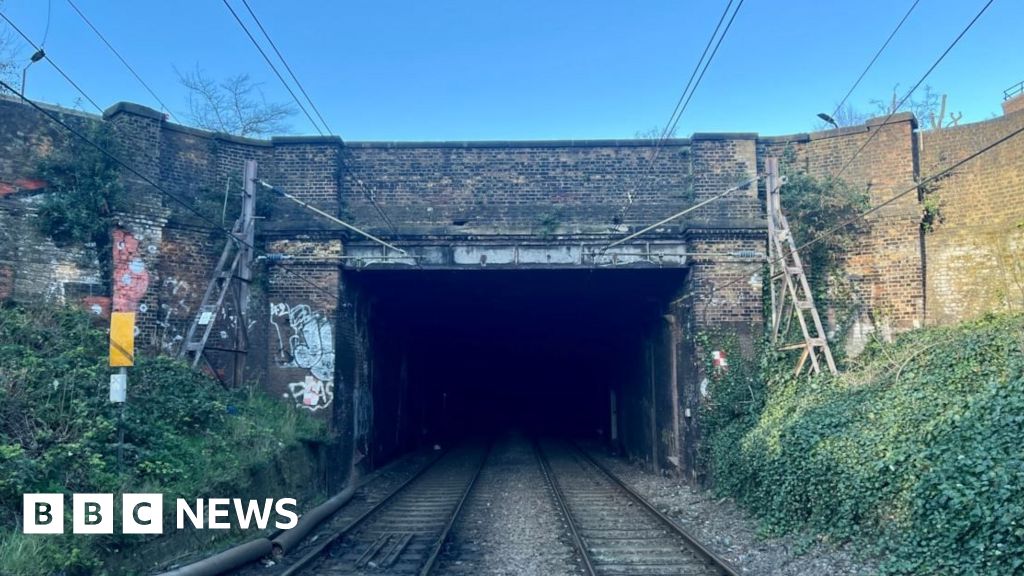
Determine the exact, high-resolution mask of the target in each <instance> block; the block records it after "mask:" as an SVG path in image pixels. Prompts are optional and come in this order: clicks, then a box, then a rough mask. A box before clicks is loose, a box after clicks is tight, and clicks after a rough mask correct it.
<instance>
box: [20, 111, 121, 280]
mask: <svg viewBox="0 0 1024 576" xmlns="http://www.w3.org/2000/svg"><path fill="white" fill-rule="evenodd" d="M89 138H90V140H92V141H93V142H95V143H97V144H98V145H99V146H101V147H102V148H104V149H106V150H116V149H117V140H116V139H115V138H114V136H113V134H112V133H111V131H110V129H109V128H107V127H106V126H103V125H100V126H97V127H95V128H92V129H91V132H90V134H89ZM38 174H39V177H40V178H41V179H42V180H43V181H45V182H46V183H47V186H46V191H47V192H48V194H46V196H45V197H44V199H43V201H42V203H41V205H40V207H39V218H38V220H37V222H38V226H39V230H40V231H41V232H42V233H43V234H45V235H46V236H48V237H50V238H51V239H52V240H53V241H54V242H55V243H56V244H57V245H59V246H65V245H70V244H87V243H92V244H94V245H95V246H96V252H97V257H98V259H99V262H100V266H101V272H103V277H104V278H110V277H111V275H112V274H113V261H112V260H113V255H112V250H111V248H112V247H111V242H112V238H111V230H112V228H113V225H114V223H115V220H114V219H115V211H117V210H118V209H120V208H122V203H123V188H122V186H121V181H120V167H119V166H118V165H117V163H116V162H114V160H112V159H111V158H110V157H109V156H107V155H105V154H103V153H102V152H100V151H99V150H97V149H96V148H95V147H93V146H91V145H89V144H87V143H85V142H82V141H81V140H79V139H77V138H76V139H69V140H67V141H66V142H63V143H61V144H60V145H59V146H57V145H55V146H53V147H52V151H51V152H50V153H49V154H48V155H46V156H44V157H42V158H41V159H40V160H39V165H38Z"/></svg>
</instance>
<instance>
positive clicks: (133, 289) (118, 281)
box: [113, 229, 149, 312]
mask: <svg viewBox="0 0 1024 576" xmlns="http://www.w3.org/2000/svg"><path fill="white" fill-rule="evenodd" d="M147 288H149V272H147V271H146V263H145V262H144V261H143V260H142V256H141V255H140V254H139V241H138V240H136V239H135V237H134V236H132V235H131V233H129V232H127V231H125V230H120V229H118V230H114V308H113V311H114V312H137V311H138V309H139V301H140V300H142V297H143V296H145V295H146V289H147Z"/></svg>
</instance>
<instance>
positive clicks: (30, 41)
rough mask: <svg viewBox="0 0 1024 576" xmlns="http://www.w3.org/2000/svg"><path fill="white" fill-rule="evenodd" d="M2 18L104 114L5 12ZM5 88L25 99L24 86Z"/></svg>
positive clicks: (1, 14)
mask: <svg viewBox="0 0 1024 576" xmlns="http://www.w3.org/2000/svg"><path fill="white" fill-rule="evenodd" d="M0 18H3V19H4V21H6V22H7V23H8V24H10V26H11V28H14V31H15V32H17V33H18V34H19V35H21V37H22V38H24V39H25V42H28V43H29V45H30V46H32V48H34V49H35V51H36V54H40V55H41V57H42V58H43V59H45V60H46V61H47V62H49V63H50V66H53V69H54V70H56V71H57V73H58V74H60V75H61V76H62V77H63V78H64V79H65V80H67V81H68V84H71V85H72V86H74V88H75V90H77V91H78V93H79V94H81V95H82V97H83V98H85V99H86V100H88V101H89V103H90V104H92V105H93V107H94V108H96V110H98V111H99V113H100V114H103V108H100V105H99V104H97V103H96V101H95V100H93V99H92V98H90V97H89V95H88V94H86V93H85V90H82V88H81V86H79V85H78V84H77V83H76V82H75V81H74V80H72V79H71V77H70V76H68V75H67V74H65V73H64V70H62V69H61V67H60V66H58V65H57V63H56V62H54V61H53V59H52V58H50V56H49V55H48V54H46V52H45V51H43V49H42V48H40V47H39V46H38V45H37V44H36V43H35V42H33V41H32V39H31V38H29V37H28V36H27V35H26V34H25V33H24V32H22V31H21V28H18V26H17V24H15V23H14V22H12V21H11V19H10V18H8V17H7V15H6V14H4V13H3V12H0ZM33 58H35V55H33ZM5 86H7V89H8V90H11V93H13V94H20V95H21V96H22V98H24V97H25V90H24V86H22V90H19V91H15V90H12V89H11V87H10V86H9V85H7V84H5ZM26 101H27V99H26Z"/></svg>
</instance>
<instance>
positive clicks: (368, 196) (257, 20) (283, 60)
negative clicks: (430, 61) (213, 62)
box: [69, 0, 397, 232]
mask: <svg viewBox="0 0 1024 576" xmlns="http://www.w3.org/2000/svg"><path fill="white" fill-rule="evenodd" d="M69 1H70V0H69ZM224 3H225V4H227V0H224ZM242 4H243V5H244V6H245V9H246V11H248V12H249V16H251V17H252V19H253V21H254V22H255V23H256V26H257V27H258V28H259V29H260V32H261V33H262V34H263V37H264V38H265V39H266V40H267V43H269V44H270V47H271V48H273V50H274V53H275V54H276V55H277V57H278V59H279V60H281V63H282V64H284V67H285V70H286V71H287V72H288V75H289V76H290V77H291V79H292V81H293V82H295V85H296V86H297V87H298V89H299V92H301V93H302V95H303V96H304V97H305V99H306V102H308V103H309V106H310V108H312V109H313V112H314V113H315V114H316V117H317V118H318V119H319V120H320V123H321V124H322V125H323V127H324V130H326V131H327V133H328V134H330V135H337V134H335V132H334V131H333V130H331V128H330V126H328V125H327V121H326V120H325V119H324V117H323V115H322V114H321V113H320V109H319V108H317V106H316V103H314V102H313V99H312V98H311V97H310V96H309V93H308V92H306V88H305V87H304V86H303V85H302V82H300V81H299V78H298V76H296V75H295V72H294V71H293V70H292V67H291V65H289V64H288V60H287V59H286V58H285V57H284V54H282V53H281V50H279V49H278V47H277V43H275V42H274V39H273V38H271V36H270V33H269V32H268V31H267V29H266V28H265V27H264V26H263V22H262V21H261V20H260V18H259V16H257V15H256V12H255V11H254V10H253V9H252V6H250V5H249V2H248V0H242ZM228 9H229V10H231V6H228ZM231 12H232V14H234V15H235V19H236V20H237V21H238V22H239V24H242V22H241V20H240V19H239V18H238V15H237V14H235V13H234V10H231ZM242 27H243V29H244V28H245V26H244V24H242ZM246 33H247V34H248V30H246ZM249 38H250V40H251V39H252V36H251V35H250V36H249ZM254 42H255V41H254ZM257 48H259V46H257ZM260 52H261V53H262V52H263V51H262V50H260ZM263 57H264V59H266V60H267V63H268V64H270V60H269V59H268V58H267V56H266V54H264V55H263ZM271 67H273V64H271ZM276 72H277V70H275V73H276ZM278 78H279V79H280V78H281V76H280V74H278ZM281 81H282V82H284V80H283V79H281ZM289 91H290V90H289ZM292 97H293V98H294V97H295V94H294V93H293V94H292ZM307 116H308V114H307ZM310 120H312V119H310ZM314 126H315V125H314ZM317 130H318V131H319V129H317ZM321 134H323V133H322V132H321ZM339 137H340V136H339ZM354 182H355V183H356V185H357V186H358V187H359V188H361V189H362V191H363V195H364V196H365V197H366V199H367V200H369V202H370V204H371V205H372V206H373V208H374V210H376V212H377V214H378V215H379V216H380V218H381V220H383V221H384V223H385V224H386V225H387V227H388V228H389V229H391V231H392V232H397V228H396V227H395V224H394V222H392V220H391V218H389V217H388V215H387V213H386V212H385V211H384V209H383V208H382V207H381V206H380V204H378V203H377V200H376V199H375V198H374V194H373V192H372V191H370V190H369V189H368V188H367V187H366V185H365V184H363V181H362V180H359V179H355V180H354Z"/></svg>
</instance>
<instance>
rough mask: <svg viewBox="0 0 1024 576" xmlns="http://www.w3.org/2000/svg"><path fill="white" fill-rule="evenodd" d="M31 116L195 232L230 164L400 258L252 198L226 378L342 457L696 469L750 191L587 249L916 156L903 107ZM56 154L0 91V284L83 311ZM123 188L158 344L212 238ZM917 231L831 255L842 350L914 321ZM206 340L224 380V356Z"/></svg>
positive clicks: (896, 208) (756, 292)
mask: <svg viewBox="0 0 1024 576" xmlns="http://www.w3.org/2000/svg"><path fill="white" fill-rule="evenodd" d="M53 111H54V113H56V114H58V115H60V117H61V118H63V119H64V120H65V121H66V122H68V123H69V124H71V125H73V126H76V127H79V128H82V129H86V128H88V127H90V126H93V125H97V124H101V123H105V124H106V125H108V126H111V127H113V128H114V133H115V134H116V139H117V141H118V143H119V145H120V146H119V148H120V153H121V154H122V155H123V156H124V157H125V159H126V160H127V161H128V162H129V163H130V164H131V165H132V166H133V167H135V169H136V170H138V171H139V172H140V173H141V174H143V175H144V176H145V177H146V178H148V179H150V180H152V181H154V182H156V183H158V184H159V185H160V187H161V188H162V189H163V190H164V191H165V192H167V193H170V194H172V195H174V196H176V197H178V198H180V199H183V200H185V201H186V202H188V203H189V204H190V205H192V206H195V207H197V208H199V209H200V211H201V212H203V213H204V214H205V215H207V217H208V218H210V219H212V220H214V221H215V223H218V224H219V223H220V222H221V214H222V213H225V212H226V213H227V214H228V218H227V224H230V222H231V220H232V219H233V217H234V214H232V211H234V210H237V207H236V205H235V203H234V202H235V200H236V199H237V196H238V191H239V189H240V185H241V175H242V169H243V164H244V162H245V161H246V160H250V159H251V160H255V161H256V162H257V163H258V177H259V179H261V180H265V181H266V182H268V183H270V184H272V185H273V186H274V187H275V188H277V189H279V190H281V191H284V192H287V193H289V194H292V195H294V196H296V197H298V198H300V199H302V200H303V201H305V202H308V203H310V204H312V205H314V206H316V207H318V208H320V209H322V210H324V211H326V212H328V213H330V214H332V215H336V216H337V217H338V218H341V219H343V220H345V221H346V222H349V223H351V224H353V225H355V226H358V227H359V228H361V229H364V230H366V231H367V232H369V233H371V234H374V235H377V236H380V237H382V238H384V239H386V240H387V241H388V242H390V243H393V244H394V245H396V246H397V247H399V248H401V249H402V250H403V251H405V254H401V253H399V252H396V251H394V250H389V249H387V248H384V247H382V246H381V245H380V244H377V243H375V242H372V241H370V240H367V239H366V238H364V237H362V236H360V235H357V234H352V233H350V232H348V231H346V230H345V229H343V228H341V227H340V226H338V225H336V224H334V223H332V222H330V221H328V220H326V219H322V218H319V217H317V216H315V215H313V214H311V213H310V212H308V211H306V210H304V209H303V208H301V207H299V206H297V205H295V204H293V203H291V202H289V201H287V200H284V199H282V198H280V197H277V196H275V195H273V194H271V193H269V192H267V191H266V190H264V189H259V188H258V189H257V201H256V203H257V213H258V214H259V216H260V217H261V220H260V221H259V227H258V235H257V244H258V247H259V249H260V258H259V265H258V266H257V270H258V272H257V276H256V279H255V281H254V283H253V298H252V304H251V309H250V310H249V311H248V313H249V314H248V315H249V321H250V327H249V332H250V335H251V342H250V349H249V354H248V358H249V360H248V363H247V369H248V373H249V375H250V376H251V377H253V378H258V379H259V382H260V383H261V385H262V386H263V387H264V388H265V389H266V390H267V392H268V393H270V394H273V395H275V396H278V397H282V399H283V400H284V401H288V402H293V403H295V404H296V405H297V406H299V407H300V409H301V410H304V411H308V414H309V415H310V416H311V417H324V418H327V419H329V421H330V422H331V423H332V426H333V428H334V429H335V430H336V431H337V432H338V433H339V438H340V439H341V442H340V445H339V448H338V449H339V454H341V455H343V458H342V462H341V466H339V468H340V469H344V468H345V467H346V466H345V465H344V460H345V459H347V458H348V454H353V453H354V454H355V455H356V458H357V459H359V460H360V461H361V462H362V463H363V465H365V466H368V467H372V466H376V465H379V464H382V463H383V462H385V461H387V460H388V459H390V458H392V457H393V456H394V455H396V454H398V453H400V452H402V451H404V450H407V449H409V448H411V447H413V446H415V445H419V444H422V443H432V442H436V441H438V440H439V439H444V438H447V437H451V436H452V435H455V434H464V433H468V432H475V431H485V430H486V429H488V428H490V427H494V426H499V425H500V426H513V427H520V428H524V429H545V430H548V429H559V430H563V431H573V432H585V433H587V434H591V435H600V436H602V437H605V438H609V437H614V438H615V440H616V441H617V442H618V443H619V445H620V446H622V447H623V448H624V449H625V450H626V451H628V452H629V453H631V454H632V455H634V456H637V457H640V458H644V459H646V460H648V461H649V462H650V463H651V464H652V465H657V466H661V467H667V468H675V469H678V470H680V471H682V472H684V473H685V474H687V475H689V476H691V477H694V478H696V477H699V474H700V470H699V467H698V464H697V457H696V454H697V446H698V443H699V438H700V424H699V408H700V406H701V403H702V402H704V401H706V399H705V393H706V391H707V387H706V386H703V385H702V384H705V383H706V380H705V379H706V377H707V376H708V375H707V374H705V365H706V364H708V363H710V352H711V351H710V350H702V349H701V348H700V346H699V343H698V340H699V339H698V338H697V335H698V334H700V333H701V332H705V331H717V332H720V333H726V334H729V335H730V337H732V338H734V341H735V343H736V345H737V346H736V350H738V351H739V352H740V353H742V354H750V353H751V352H752V346H753V343H754V340H755V339H756V337H757V336H759V335H760V334H761V325H762V297H761V282H762V279H761V276H760V272H759V271H758V269H757V262H760V261H762V260H763V258H764V251H765V235H766V230H765V219H764V215H763V212H764V207H763V193H764V191H763V188H762V187H760V186H759V185H756V184H755V185H750V186H747V187H745V188H741V189H738V190H737V191H735V192H733V193H731V194H730V195H728V196H726V197H725V198H723V199H721V200H719V201H715V202H713V203H710V204H709V205H707V206H705V207H704V208H701V209H699V210H696V211H694V212H692V213H690V214H688V215H687V216H685V217H684V218H681V219H678V220H675V221H672V222H670V223H668V224H666V225H665V226H664V227H661V228H657V229H654V230H652V231H650V232H649V233H646V234H644V235H643V236H640V237H638V238H636V239H634V240H631V241H628V242H625V243H623V244H621V245H618V246H615V247H614V248H611V249H605V248H606V247H607V246H608V245H609V244H610V243H612V242H614V241H616V240H619V239H621V238H623V237H625V236H626V235H628V234H630V233H632V232H634V231H636V230H639V229H641V228H643V227H645V226H647V225H649V224H652V223H654V222H657V221H659V220H660V219H662V218H665V217H666V216H669V215H671V214H674V213H676V212H678V211H680V210H682V209H683V208H686V207H688V206H692V205H694V204H696V203H698V202H700V201H702V200H705V199H708V198H711V197H713V196H715V195H717V194H720V193H721V192H723V191H724V190H726V189H729V188H731V187H734V186H736V185H737V184H739V183H741V182H744V181H747V180H749V179H751V178H753V177H755V176H756V175H757V174H758V171H759V167H760V165H761V163H762V161H763V159H764V158H765V157H768V156H779V155H781V154H782V153H783V152H784V151H789V152H790V157H791V158H793V159H794V160H793V161H794V162H796V163H797V166H798V167H799V168H802V169H804V170H807V171H808V172H810V173H812V174H817V175H822V174H825V173H828V171H830V170H832V169H834V168H835V166H836V165H838V164H841V163H842V161H843V160H844V159H845V158H848V157H849V156H850V155H852V153H853V151H854V150H856V149H858V148H859V147H860V146H861V144H863V143H864V142H865V141H866V139H867V138H868V137H870V135H874V136H875V138H874V139H875V142H874V143H873V144H872V145H871V146H870V147H869V148H867V149H866V150H865V151H864V153H863V154H861V155H860V157H858V159H857V161H856V162H854V163H853V164H852V165H851V166H850V167H849V170H848V172H847V176H846V178H847V179H848V181H850V182H851V183H853V184H854V185H858V186H864V187H865V188H866V189H868V190H869V193H870V195H871V198H872V201H873V202H880V201H882V200H884V199H887V198H888V197H890V196H891V195H893V194H894V193H896V192H899V191H902V190H903V189H905V188H906V187H907V186H913V185H914V182H915V178H916V177H917V172H918V170H919V168H918V164H919V153H920V150H919V143H918V142H917V140H916V136H915V132H914V130H915V128H916V123H915V121H914V119H913V117H911V116H909V115H898V116H896V117H894V118H893V119H891V121H890V122H889V123H888V124H885V125H881V124H880V123H878V122H875V123H868V124H867V125H864V126H857V127H851V128H844V129H841V130H831V131H827V132H819V133H814V134H798V135H793V136H785V137H769V138H766V137H759V136H758V135H756V134H743V133H741V134H694V135H693V136H691V137H690V138H687V139H675V140H670V141H668V142H666V143H665V144H664V145H662V146H661V147H660V148H658V149H655V146H654V145H653V143H652V142H650V141H636V140H628V141H544V142H426V143H411V142H385V143H377V142H343V141H341V140H340V139H338V138H333V137H326V138H325V137H280V138H272V139H270V140H268V141H264V140H251V139H245V138H238V137H232V136H226V135H222V134H212V133H208V132H203V131H199V130H195V129H191V128H186V127H182V126H178V125H174V124H171V123H169V122H167V121H166V119H165V118H163V116H162V115H161V114H159V113H157V112H155V111H153V110H151V109H148V108H144V107H141V106H138V105H134V104H126V103H122V104H117V105H115V106H113V107H111V108H110V109H109V110H108V111H107V112H106V113H105V114H104V116H103V117H102V118H99V117H95V116H90V115H85V114H80V113H76V112H71V111H68V110H64V109H57V108H54V109H53ZM1018 116H1020V115H1019V114H1018ZM993 126H995V124H993ZM997 128H999V129H1003V125H1002V124H999V125H998V126H997ZM951 133H952V132H951ZM945 142H946V144H945V147H944V148H943V147H942V144H943V142H939V143H938V144H933V146H937V147H939V148H941V149H943V150H946V152H949V153H952V152H953V151H954V147H953V146H952V143H953V142H955V141H954V140H952V139H950V140H948V141H945ZM65 145H67V136H66V134H64V133H63V132H62V129H61V128H60V127H58V126H56V125H55V124H54V123H52V122H50V121H49V120H47V119H46V118H45V117H43V116H41V115H40V114H39V113H38V112H36V111H34V110H32V109H31V108H29V107H28V106H25V105H23V104H21V103H19V102H17V101H15V100H11V99H2V100H0V146H2V148H3V150H4V154H3V155H2V158H0V299H13V300H22V301H26V300H33V299H38V298H39V297H40V295H47V296H50V297H53V298H56V299H58V300H63V301H67V302H78V301H81V302H84V303H86V304H87V305H88V306H89V307H90V308H92V309H93V310H94V311H95V312H97V313H98V314H101V315H103V314H106V313H107V312H108V311H109V307H110V296H111V286H112V283H111V279H109V278H104V277H103V275H102V274H101V273H100V272H99V270H100V267H99V266H98V264H97V259H96V254H95V250H94V249H92V248H90V247H88V246H77V247H57V246H54V245H53V243H52V242H51V241H49V240H48V239H46V238H43V237H41V236H40V235H39V233H38V232H37V231H36V230H35V228H34V227H33V225H32V219H33V218H34V210H35V208H34V206H35V199H36V198H38V195H39V194H43V193H45V183H40V182H38V181H35V180H33V175H34V167H35V166H36V164H37V162H38V158H39V157H41V156H42V155H45V154H47V153H49V151H50V150H52V149H54V148H55V147H61V146H65ZM925 150H927V148H926V149H925ZM123 184H124V186H125V191H126V195H127V197H128V198H129V202H130V205H131V209H129V210H125V211H124V212H123V213H121V214H120V217H119V224H120V225H119V229H118V231H117V234H119V236H117V238H118V240H119V241H118V243H117V245H116V246H115V261H116V262H123V263H124V265H125V269H124V271H122V273H121V274H120V275H117V280H118V281H115V282H113V292H114V295H115V296H117V294H118V291H119V290H120V291H122V292H124V291H125V286H129V287H130V288H131V289H130V290H129V291H127V292H124V294H127V295H128V296H127V297H125V298H122V299H121V305H122V306H128V307H130V308H131V309H133V310H135V311H136V312H137V317H138V327H139V334H138V338H137V342H138V343H139V344H141V345H142V346H144V347H148V348H150V349H153V350H161V351H163V352H165V353H175V352H176V351H177V349H178V347H179V346H180V343H181V339H182V336H183V334H184V332H185V330H186V329H187V326H188V323H189V321H190V320H191V318H192V316H193V315H194V314H195V310H196V307H197V305H198V303H199V300H200V298H201V296H202V292H203V290H204V289H205V286H206V284H207V283H208V282H209V278H210V274H211V272H212V270H213V268H214V265H215V261H216V258H217V256H218V255H219V253H220V251H221V249H222V247H223V243H224V239H223V236H221V235H219V234H218V233H217V232H216V231H215V230H213V229H212V228H211V225H210V222H209V221H208V220H205V219H200V218H198V217H196V216H195V215H194V214H192V213H191V212H190V211H188V210H185V209H183V208H181V206H179V205H178V204H177V203H175V202H174V201H172V200H171V199H170V198H168V197H166V196H164V195H161V194H160V193H158V192H157V191H156V190H154V189H153V188H152V187H151V186H150V185H148V184H146V183H145V182H143V181H141V180H140V179H139V178H137V177H135V176H132V175H128V174H125V176H124V177H123ZM225 206H227V208H225ZM920 221H921V208H920V205H919V203H918V199H917V198H916V197H914V196H913V195H910V196H907V197H906V198H905V199H904V200H901V201H900V202H897V203H894V204H891V205H889V206H887V207H885V209H883V210H881V211H880V212H879V213H877V214H876V215H875V218H874V219H873V221H872V229H871V231H870V233H868V234H866V236H865V238H864V241H863V242H862V243H861V245H860V246H859V247H858V248H856V249H855V250H853V251H852V252H851V253H850V254H849V255H848V258H847V260H848V262H847V265H846V271H847V273H849V274H850V275H851V277H854V278H855V279H856V280H857V286H858V296H859V298H860V300H861V302H862V303H863V310H862V314H861V316H860V317H858V318H856V319H855V326H854V336H855V338H854V342H855V343H856V341H857V338H856V337H857V336H860V337H864V336H866V335H867V334H870V333H871V331H872V330H881V331H883V332H891V331H899V330H904V329H907V328H911V327H913V326H917V325H920V324H921V323H923V322H924V320H925V318H926V314H925V308H924V304H925V298H924V292H925V277H924V274H925V270H924V266H923V258H922V247H923V240H922V235H921V228H920ZM117 250H123V251H124V253H122V254H118V253H117ZM118 270H120V269H118ZM119 282H120V283H119ZM122 296H123V294H122ZM936 298H938V296H937V297H936ZM879 311H884V314H881V313H879ZM235 319H236V318H235V315H234V314H233V313H232V311H230V310H229V311H228V312H227V313H226V314H225V315H224V316H223V317H222V318H220V319H218V325H217V328H216V329H215V330H214V339H215V340H217V339H219V338H222V337H223V338H227V337H228V334H230V332H231V330H232V328H231V326H232V322H234V321H235ZM213 356H214V358H213V360H214V364H215V365H218V366H221V367H224V368H225V369H226V370H229V368H230V367H229V366H228V365H229V364H230V358H231V356H229V355H225V356H224V357H223V358H217V357H216V353H213Z"/></svg>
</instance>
